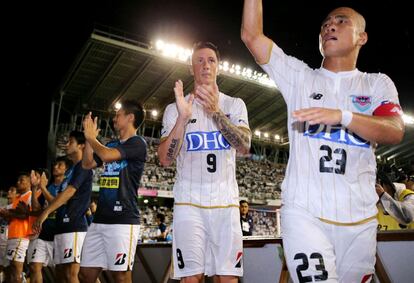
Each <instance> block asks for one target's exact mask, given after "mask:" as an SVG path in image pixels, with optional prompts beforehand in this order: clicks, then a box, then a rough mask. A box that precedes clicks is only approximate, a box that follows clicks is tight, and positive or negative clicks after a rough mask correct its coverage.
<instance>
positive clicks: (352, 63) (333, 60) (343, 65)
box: [322, 57, 356, 73]
mask: <svg viewBox="0 0 414 283" xmlns="http://www.w3.org/2000/svg"><path fill="white" fill-rule="evenodd" d="M322 67H323V68H325V69H327V70H329V71H331V72H334V73H339V72H347V71H353V70H355V68H356V58H349V57H326V58H324V59H323V61H322Z"/></svg>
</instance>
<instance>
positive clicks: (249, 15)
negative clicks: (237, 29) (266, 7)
mask: <svg viewBox="0 0 414 283" xmlns="http://www.w3.org/2000/svg"><path fill="white" fill-rule="evenodd" d="M241 38H242V40H243V42H244V44H246V46H247V48H248V49H249V51H250V53H251V54H252V55H253V57H254V58H255V60H256V62H257V63H258V64H261V65H262V64H266V63H267V62H269V59H270V52H271V50H272V44H273V42H272V40H271V39H270V38H268V37H267V36H265V35H264V34H263V5H262V0H244V6H243V19H242V26H241Z"/></svg>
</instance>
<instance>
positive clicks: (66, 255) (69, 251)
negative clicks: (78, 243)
mask: <svg viewBox="0 0 414 283" xmlns="http://www.w3.org/2000/svg"><path fill="white" fill-rule="evenodd" d="M63 254H64V256H63V258H70V257H71V256H72V249H65V250H64V252H63Z"/></svg>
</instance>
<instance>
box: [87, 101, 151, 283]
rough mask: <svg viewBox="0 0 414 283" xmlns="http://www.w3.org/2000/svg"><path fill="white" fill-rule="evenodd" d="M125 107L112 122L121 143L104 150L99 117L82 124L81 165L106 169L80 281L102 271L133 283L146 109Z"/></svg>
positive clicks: (126, 104) (89, 117) (132, 104)
mask: <svg viewBox="0 0 414 283" xmlns="http://www.w3.org/2000/svg"><path fill="white" fill-rule="evenodd" d="M121 104H122V107H121V108H120V109H119V110H118V111H117V112H116V115H115V117H114V119H113V121H114V127H115V129H116V130H117V131H118V133H119V139H116V140H113V141H111V142H109V143H108V144H106V146H105V145H102V144H101V143H100V142H99V141H98V140H97V136H98V133H99V129H98V120H97V118H96V117H95V119H92V114H91V113H89V114H88V115H87V116H86V117H85V119H84V121H83V127H84V133H85V137H86V140H87V143H86V149H85V155H84V160H83V164H84V166H85V167H87V168H95V167H97V166H102V165H104V166H105V170H104V172H103V173H102V175H101V178H100V191H99V199H98V208H97V210H96V213H95V216H94V218H93V222H92V224H91V225H90V227H89V231H88V234H87V236H86V239H85V245H84V247H83V251H82V262H81V272H80V279H81V281H82V282H90V283H95V281H96V279H97V278H98V276H99V273H100V272H101V270H102V269H106V270H109V271H111V273H112V276H113V278H114V280H115V281H116V282H132V278H131V270H132V266H133V264H134V257H135V249H136V245H137V243H138V234H139V213H138V195H137V191H138V188H139V182H140V179H141V176H142V171H143V169H144V163H145V160H146V155H147V145H146V142H145V140H144V139H143V138H142V137H140V136H137V129H138V128H139V126H140V125H141V123H142V122H143V120H144V117H145V110H144V109H143V108H142V106H141V105H140V104H139V103H138V102H136V101H133V100H125V101H123V102H121Z"/></svg>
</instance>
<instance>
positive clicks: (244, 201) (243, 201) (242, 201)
mask: <svg viewBox="0 0 414 283" xmlns="http://www.w3.org/2000/svg"><path fill="white" fill-rule="evenodd" d="M243 203H246V204H247V205H249V203H248V202H247V200H244V199H242V200H241V201H240V205H242V204H243Z"/></svg>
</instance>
